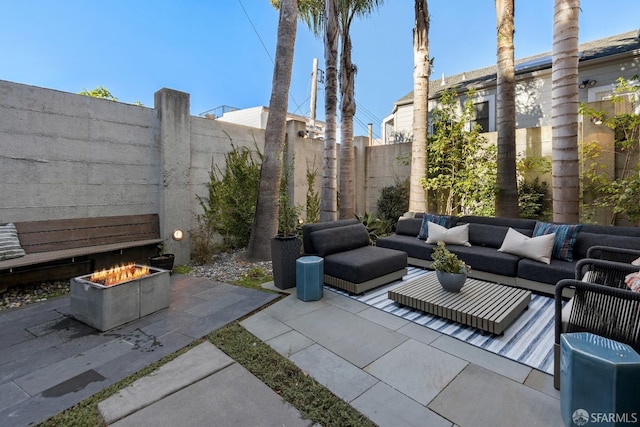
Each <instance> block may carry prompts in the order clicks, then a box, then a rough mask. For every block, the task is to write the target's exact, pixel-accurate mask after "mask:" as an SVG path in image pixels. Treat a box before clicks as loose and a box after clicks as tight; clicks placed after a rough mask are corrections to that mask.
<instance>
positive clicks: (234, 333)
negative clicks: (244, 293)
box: [208, 322, 375, 427]
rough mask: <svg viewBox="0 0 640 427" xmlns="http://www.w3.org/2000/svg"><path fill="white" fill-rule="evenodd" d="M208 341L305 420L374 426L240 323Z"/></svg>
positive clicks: (326, 425) (327, 426)
mask: <svg viewBox="0 0 640 427" xmlns="http://www.w3.org/2000/svg"><path fill="white" fill-rule="evenodd" d="M208 338H209V341H211V343H212V344H214V345H215V346H216V347H218V348H219V349H220V350H222V351H223V352H225V353H226V354H227V355H228V356H229V357H231V358H232V359H234V360H235V361H236V362H238V363H239V364H240V365H242V366H243V367H244V368H245V369H247V370H248V371H249V372H251V373H252V374H253V375H255V376H256V377H257V378H258V379H259V380H260V381H262V382H263V383H265V384H266V385H267V386H268V387H270V388H271V389H272V390H274V391H275V392H276V393H278V394H279V395H280V396H281V397H282V398H283V399H284V400H286V401H287V402H289V403H290V404H291V405H293V406H294V407H296V408H297V409H298V410H299V411H300V413H301V414H302V416H303V417H305V418H308V419H311V420H313V421H315V422H317V423H320V424H321V425H323V426H324V427H330V426H336V427H347V426H354V427H364V426H374V425H375V424H373V423H372V422H371V421H370V420H369V419H368V418H366V417H365V416H363V415H362V414H361V413H360V412H358V411H356V410H355V409H354V408H352V407H351V406H349V404H348V403H346V402H345V401H344V400H342V399H340V398H339V397H337V396H336V395H335V394H333V393H332V392H331V391H329V390H328V389H327V388H325V387H324V386H323V385H321V384H320V383H318V382H317V381H316V380H315V379H313V378H312V377H310V376H309V375H308V374H306V373H305V372H303V371H302V370H300V369H299V368H298V367H297V366H296V365H295V364H294V363H293V362H291V361H290V360H288V359H287V358H285V357H282V356H281V355H280V354H279V353H278V352H276V351H275V350H273V349H272V348H271V347H269V346H268V345H267V344H265V343H263V342H262V341H260V340H259V339H258V338H256V337H255V336H254V335H252V334H251V333H250V332H248V331H247V330H246V329H244V328H243V327H242V326H240V325H239V324H238V323H237V322H234V323H231V324H229V325H227V326H225V327H224V328H221V329H218V330H216V331H214V332H212V333H211V334H209V336H208Z"/></svg>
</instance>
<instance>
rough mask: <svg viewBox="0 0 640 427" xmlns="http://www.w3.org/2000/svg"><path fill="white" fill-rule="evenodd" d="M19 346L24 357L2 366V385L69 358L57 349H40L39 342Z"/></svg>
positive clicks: (0, 377) (0, 367)
mask: <svg viewBox="0 0 640 427" xmlns="http://www.w3.org/2000/svg"><path fill="white" fill-rule="evenodd" d="M26 344H29V345H26ZM18 345H19V346H20V349H19V352H20V353H21V354H22V357H20V358H15V359H13V360H11V361H10V362H7V363H3V364H2V365H1V366H0V384H3V383H6V382H9V381H12V380H14V379H16V378H20V377H23V376H25V375H28V374H30V373H31V372H33V371H34V370H37V369H40V368H43V367H45V366H49V365H51V364H54V363H58V362H60V361H62V360H65V359H66V358H67V357H68V356H67V355H66V354H65V353H63V352H62V351H60V350H59V349H57V348H55V347H49V346H47V347H41V348H39V347H38V342H37V340H33V341H28V342H26V343H21V344H18ZM13 347H15V346H13ZM13 347H10V348H13ZM0 425H2V424H0Z"/></svg>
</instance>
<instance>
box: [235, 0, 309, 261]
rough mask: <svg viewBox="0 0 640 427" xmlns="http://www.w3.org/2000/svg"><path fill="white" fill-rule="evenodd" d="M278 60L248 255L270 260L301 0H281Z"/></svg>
mask: <svg viewBox="0 0 640 427" xmlns="http://www.w3.org/2000/svg"><path fill="white" fill-rule="evenodd" d="M280 3H281V4H280V19H279V22H278V40H277V44H276V60H275V64H274V69H273V80H272V83H271V99H270V100H269V116H268V117H267V126H266V129H265V136H264V155H263V159H262V165H261V167H260V184H259V190H258V201H257V205H256V214H255V220H254V222H253V226H252V228H251V236H250V237H249V245H248V247H247V252H246V254H245V257H246V258H247V259H250V260H269V259H270V258H271V257H270V254H271V249H270V248H271V246H270V245H271V237H272V236H274V235H275V234H276V232H277V231H278V194H279V187H280V180H281V177H282V150H283V149H284V141H285V137H286V122H287V108H288V97H289V86H290V84H291V69H292V66H293V49H294V46H295V40H296V25H297V19H298V1H297V0H281V2H280Z"/></svg>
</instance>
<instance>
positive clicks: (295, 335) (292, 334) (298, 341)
mask: <svg viewBox="0 0 640 427" xmlns="http://www.w3.org/2000/svg"><path fill="white" fill-rule="evenodd" d="M267 344H269V346H271V348H273V349H274V350H275V351H277V352H278V353H280V354H281V355H282V356H284V357H287V358H288V357H290V356H291V355H292V354H295V353H297V352H299V351H300V350H304V349H305V348H307V347H309V346H310V345H312V344H313V341H312V340H310V339H309V338H307V337H305V336H304V335H302V334H301V333H299V332H297V331H289V332H287V333H284V334H282V335H279V336H277V337H275V338H273V339H270V340H268V341H267Z"/></svg>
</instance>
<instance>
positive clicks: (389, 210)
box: [377, 180, 409, 228]
mask: <svg viewBox="0 0 640 427" xmlns="http://www.w3.org/2000/svg"><path fill="white" fill-rule="evenodd" d="M377 206H378V217H379V218H380V219H381V220H383V221H385V222H387V223H389V224H392V228H395V225H396V223H397V222H398V218H399V217H401V216H402V215H404V213H405V212H407V211H408V210H409V181H408V180H405V181H397V182H396V183H395V184H394V185H389V186H387V187H383V188H382V191H381V192H380V198H378V203H377Z"/></svg>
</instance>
